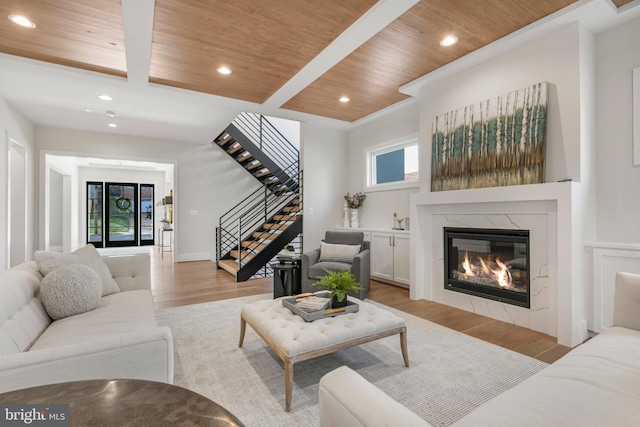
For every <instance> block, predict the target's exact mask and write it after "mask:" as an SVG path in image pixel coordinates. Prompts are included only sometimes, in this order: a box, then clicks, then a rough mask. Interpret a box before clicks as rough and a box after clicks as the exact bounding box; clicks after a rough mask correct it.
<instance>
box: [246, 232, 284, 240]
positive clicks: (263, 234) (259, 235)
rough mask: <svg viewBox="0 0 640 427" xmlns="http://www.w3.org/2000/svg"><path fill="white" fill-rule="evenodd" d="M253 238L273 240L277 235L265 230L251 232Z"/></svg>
mask: <svg viewBox="0 0 640 427" xmlns="http://www.w3.org/2000/svg"><path fill="white" fill-rule="evenodd" d="M252 236H253V238H254V239H262V240H273V239H275V238H276V237H278V235H277V234H275V233H268V232H266V231H263V232H256V233H253V235H252Z"/></svg>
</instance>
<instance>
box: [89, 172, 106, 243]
mask: <svg viewBox="0 0 640 427" xmlns="http://www.w3.org/2000/svg"><path fill="white" fill-rule="evenodd" d="M102 191H103V184H102V183H101V182H87V243H91V244H93V246H95V247H96V248H101V247H102V246H103V239H102V212H103V211H102Z"/></svg>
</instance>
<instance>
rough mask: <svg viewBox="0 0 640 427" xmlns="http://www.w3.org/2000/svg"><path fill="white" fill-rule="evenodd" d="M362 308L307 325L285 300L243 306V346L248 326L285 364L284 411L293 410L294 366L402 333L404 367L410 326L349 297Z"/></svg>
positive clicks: (241, 324) (386, 312) (407, 362)
mask: <svg viewBox="0 0 640 427" xmlns="http://www.w3.org/2000/svg"><path fill="white" fill-rule="evenodd" d="M349 300H350V301H353V302H356V303H358V304H359V305H360V310H359V311H357V312H355V313H347V314H342V315H339V316H335V317H328V318H324V319H319V320H315V321H313V322H305V321H304V319H302V318H301V317H300V316H297V315H295V314H293V313H291V311H289V309H287V308H286V307H283V306H282V299H281V298H279V299H275V300H262V301H256V302H254V303H252V304H247V305H245V306H243V307H242V313H241V315H240V343H239V346H240V347H242V342H243V341H244V335H245V331H246V326H247V323H248V324H249V325H250V326H251V327H252V328H253V330H254V331H256V333H257V334H258V335H260V337H261V338H262V339H263V340H264V341H265V342H266V343H267V344H268V345H269V347H271V349H272V350H273V351H274V352H275V353H276V354H277V355H278V356H279V357H280V358H281V359H282V361H283V362H284V386H285V410H286V411H287V412H289V410H290V409H291V393H292V389H293V364H294V363H295V362H300V361H303V360H308V359H312V358H314V357H318V356H323V355H325V354H329V353H333V352H335V351H338V350H342V349H345V348H348V347H352V346H355V345H360V344H363V343H366V342H369V341H374V340H377V339H380V338H384V337H388V336H390V335H395V334H400V348H401V349H402V357H403V358H404V364H405V366H407V367H408V366H409V356H408V354H407V327H406V325H405V321H404V319H402V318H400V317H398V316H396V315H395V314H393V313H390V312H389V311H386V310H382V309H380V308H378V307H376V306H374V305H373V304H369V303H366V302H363V301H360V300H358V299H356V298H352V297H349Z"/></svg>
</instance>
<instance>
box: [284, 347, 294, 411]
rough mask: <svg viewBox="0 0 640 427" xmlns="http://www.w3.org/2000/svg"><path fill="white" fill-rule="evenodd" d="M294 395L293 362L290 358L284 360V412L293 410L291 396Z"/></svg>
mask: <svg viewBox="0 0 640 427" xmlns="http://www.w3.org/2000/svg"><path fill="white" fill-rule="evenodd" d="M292 393H293V362H292V361H291V359H289V358H288V357H286V358H285V360H284V410H285V411H287V412H289V411H290V410H291V394H292Z"/></svg>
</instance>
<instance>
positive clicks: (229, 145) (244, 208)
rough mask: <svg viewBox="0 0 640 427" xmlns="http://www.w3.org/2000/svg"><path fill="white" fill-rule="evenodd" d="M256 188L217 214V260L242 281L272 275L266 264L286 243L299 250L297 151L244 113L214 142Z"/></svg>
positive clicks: (256, 117) (262, 122)
mask: <svg viewBox="0 0 640 427" xmlns="http://www.w3.org/2000/svg"><path fill="white" fill-rule="evenodd" d="M213 143H214V144H216V145H217V146H218V147H220V148H221V149H222V150H224V152H225V153H227V154H228V155H229V156H230V157H231V158H232V159H233V160H234V161H236V162H237V163H238V164H240V165H241V166H242V167H243V168H244V169H245V170H246V171H247V172H248V173H250V174H251V175H252V176H253V177H254V178H255V179H256V181H257V182H259V185H260V186H259V187H258V188H257V189H256V190H255V191H254V192H253V193H252V194H250V195H249V196H248V197H246V198H245V199H244V200H243V201H242V202H240V203H238V205H236V206H234V207H233V208H232V209H230V210H229V211H228V212H227V213H225V214H224V215H223V216H221V217H220V220H219V225H218V227H216V254H217V256H216V263H217V266H218V268H222V269H224V270H226V271H228V272H229V273H231V274H233V275H234V276H235V278H236V281H238V282H241V281H245V280H248V279H250V278H252V277H256V276H263V277H267V276H270V275H272V271H271V268H270V267H269V262H270V261H271V260H272V259H273V258H274V257H275V256H276V255H277V254H278V253H279V252H280V251H281V250H282V249H283V248H284V247H285V246H286V245H288V244H292V243H294V248H295V249H296V251H297V252H298V253H300V252H301V251H302V192H301V188H302V173H301V171H300V170H299V164H300V163H299V152H298V150H297V149H296V148H295V147H294V146H293V145H291V143H290V142H289V141H288V140H287V139H286V138H285V137H284V136H282V134H280V132H278V131H277V129H275V127H273V125H271V123H270V122H269V121H268V120H267V119H266V118H264V117H262V116H259V115H255V114H250V113H242V114H241V115H240V116H238V117H237V118H236V119H235V120H234V121H233V123H232V124H230V125H229V126H228V127H227V128H226V129H225V130H224V131H223V132H222V133H220V135H218V137H217V138H216V139H214V141H213Z"/></svg>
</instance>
